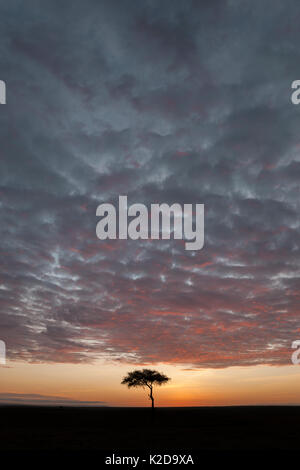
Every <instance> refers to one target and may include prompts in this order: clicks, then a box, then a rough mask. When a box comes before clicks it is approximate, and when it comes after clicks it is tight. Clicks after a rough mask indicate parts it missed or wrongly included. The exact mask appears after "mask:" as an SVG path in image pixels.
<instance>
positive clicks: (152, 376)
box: [121, 369, 171, 409]
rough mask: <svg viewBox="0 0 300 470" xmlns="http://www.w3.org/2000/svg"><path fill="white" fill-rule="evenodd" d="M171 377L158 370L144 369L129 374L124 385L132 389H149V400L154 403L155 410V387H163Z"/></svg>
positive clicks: (123, 382)
mask: <svg viewBox="0 0 300 470" xmlns="http://www.w3.org/2000/svg"><path fill="white" fill-rule="evenodd" d="M169 380H171V379H170V377H167V376H166V375H164V374H161V373H160V372H157V371H156V370H151V369H142V370H134V371H132V372H128V374H127V375H126V377H124V378H123V380H122V382H121V383H122V384H123V385H127V386H128V387H129V388H131V387H143V388H145V387H148V388H149V399H150V400H151V403H152V409H154V396H153V385H162V384H165V383H167V382H169Z"/></svg>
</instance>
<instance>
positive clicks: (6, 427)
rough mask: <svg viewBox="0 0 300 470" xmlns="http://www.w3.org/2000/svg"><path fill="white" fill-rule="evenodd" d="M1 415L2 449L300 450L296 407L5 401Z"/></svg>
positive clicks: (126, 452)
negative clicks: (45, 404)
mask: <svg viewBox="0 0 300 470" xmlns="http://www.w3.org/2000/svg"><path fill="white" fill-rule="evenodd" d="M0 416H1V421H0V422H1V426H0V452H2V451H8V450H9V451H16V450H18V451H34V452H41V451H47V452H51V453H53V452H54V451H55V452H57V451H72V453H73V454H74V451H84V452H86V451H88V454H89V455H90V454H91V453H93V452H94V451H97V452H100V453H101V455H112V453H115V454H118V455H121V454H123V455H133V454H138V453H139V452H142V451H143V452H146V453H151V452H156V453H168V452H169V453H170V452H173V453H178V454H186V453H187V452H189V453H191V454H193V453H194V454H195V455H196V454H197V455H198V456H199V455H201V454H203V455H204V454H205V452H208V453H210V454H211V455H214V454H215V453H216V451H220V454H222V452H223V451H226V452H227V451H230V452H235V453H236V452H237V454H239V452H240V451H243V452H244V451H246V453H247V455H250V453H249V451H251V452H256V451H268V452H271V453H272V452H273V453H274V452H275V453H277V452H278V451H280V450H282V451H285V452H288V453H289V454H290V453H291V452H290V451H296V450H298V449H299V450H300V407H295V406H290V407H279V406H278V407H275V406H273V407H216V408H157V409H156V410H155V416H154V418H152V413H151V409H150V408H69V407H63V408H59V407H25V406H24V407H21V406H19V407H17V406H3V407H0ZM217 453H218V452H217ZM298 455H299V458H300V453H299V454H298Z"/></svg>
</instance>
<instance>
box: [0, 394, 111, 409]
mask: <svg viewBox="0 0 300 470" xmlns="http://www.w3.org/2000/svg"><path fill="white" fill-rule="evenodd" d="M0 404H4V405H43V406H52V405H54V406H62V405H63V406H107V405H106V402H103V401H83V400H73V399H71V398H66V397H59V396H48V395H39V394H35V393H0Z"/></svg>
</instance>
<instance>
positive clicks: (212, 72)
mask: <svg viewBox="0 0 300 470" xmlns="http://www.w3.org/2000/svg"><path fill="white" fill-rule="evenodd" d="M0 16H1V29H0V79H1V80H4V81H5V83H6V91H7V103H6V104H5V105H0V139H1V148H0V217H1V224H0V232H1V234H0V236H1V245H0V340H2V341H5V343H6V352H7V361H6V365H5V366H3V365H2V366H1V365H0V403H8V402H9V403H16V402H18V403H19V402H22V403H25V402H26V403H37V402H39V403H43V404H49V403H50V404H53V403H54V404H55V403H56V404H57V403H67V404H76V403H77V404H82V405H89V404H90V405H95V404H96V405H99V406H103V405H104V406H109V405H113V406H118V405H119V406H126V405H129V406H143V405H145V404H148V403H147V402H146V401H145V396H144V395H145V393H144V392H143V391H142V390H141V391H138V390H137V391H132V390H127V389H126V388H125V387H124V386H121V385H120V382H121V380H122V377H123V376H124V375H125V374H126V372H127V371H129V370H132V369H134V368H141V367H147V368H158V369H159V370H161V371H162V372H165V373H168V374H169V376H170V377H171V378H172V381H171V382H170V384H168V385H166V386H165V387H162V388H161V389H160V390H159V391H158V396H159V402H160V404H161V405H170V406H171V405H172V406H173V405H174V406H175V405H178V406H179V405H180V406H195V405H216V404H217V405H222V404H223V405H228V404H257V403H276V404H278V403H286V404H295V403H298V404H300V393H299V392H300V385H299V383H300V381H299V378H300V373H299V371H300V369H299V366H298V365H293V364H292V363H291V354H292V352H293V350H292V349H291V344H292V342H293V341H295V340H299V339H300V324H299V296H300V294H299V290H300V289H299V287H300V266H299V260H300V255H299V240H300V238H299V232H300V221H299V209H300V203H299V178H300V154H299V150H300V137H299V125H300V106H299V108H298V107H297V105H294V104H292V102H291V94H292V90H291V83H292V82H293V81H294V80H297V79H300V70H299V64H300V50H299V40H300V31H299V19H300V5H299V2H297V1H296V0H287V1H285V2H282V1H278V0H272V1H271V0H263V1H259V0H253V1H251V2H245V1H242V0H209V1H208V0H202V1H201V2H199V1H193V0H185V1H177V0H164V2H159V1H153V0H151V1H150V0H143V1H137V0H130V1H129V0H122V1H116V0H110V1H106V0H101V1H96V0H87V1H85V2H81V1H79V0H72V1H71V0H65V1H64V2H61V1H58V0H52V1H45V2H38V1H35V0H28V1H27V2H22V1H20V0H19V1H18V0H11V1H10V2H9V3H8V2H5V1H3V0H0ZM119 195H127V196H128V202H129V204H133V203H143V204H145V205H146V206H148V207H149V206H150V204H152V203H167V204H170V205H171V204H173V203H179V204H185V203H190V204H197V203H199V204H200V203H201V204H204V206H205V243H204V247H203V249H202V250H199V251H187V250H185V248H184V243H183V242H182V240H173V239H171V240H105V241H103V240H99V239H98V238H97V237H96V224H97V222H98V219H97V217H96V209H97V206H98V205H99V204H101V203H112V204H115V205H116V206H117V201H118V197H119Z"/></svg>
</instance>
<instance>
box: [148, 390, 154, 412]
mask: <svg viewBox="0 0 300 470" xmlns="http://www.w3.org/2000/svg"><path fill="white" fill-rule="evenodd" d="M152 392H153V390H152V387H150V395H149V397H150V400H151V402H152V410H154V397H153V393H152Z"/></svg>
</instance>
